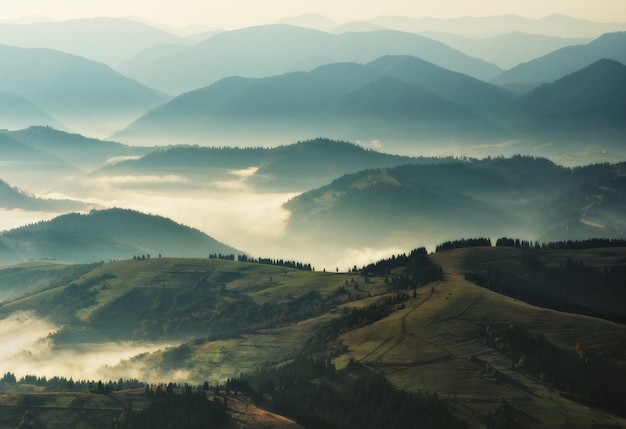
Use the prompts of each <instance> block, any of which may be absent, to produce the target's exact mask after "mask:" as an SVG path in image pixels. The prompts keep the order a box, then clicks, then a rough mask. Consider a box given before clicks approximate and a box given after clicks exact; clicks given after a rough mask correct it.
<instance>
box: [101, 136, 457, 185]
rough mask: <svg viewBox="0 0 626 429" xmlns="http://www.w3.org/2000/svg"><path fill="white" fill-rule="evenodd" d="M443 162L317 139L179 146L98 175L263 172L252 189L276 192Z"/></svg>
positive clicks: (252, 178)
mask: <svg viewBox="0 0 626 429" xmlns="http://www.w3.org/2000/svg"><path fill="white" fill-rule="evenodd" d="M446 161H449V159H448V160H446V159H441V158H426V157H410V156H401V155H391V154H387V153H382V152H378V151H375V150H370V149H365V148H364V147H362V146H359V145H357V144H353V143H349V142H345V141H340V140H331V139H327V138H315V139H311V140H305V141H299V142H297V143H294V144H289V145H284V146H278V147H275V148H266V147H202V146H177V147H170V148H165V149H159V150H156V151H154V152H151V153H149V154H147V155H145V156H143V157H141V158H139V159H136V160H127V161H122V162H119V163H117V164H114V165H110V166H107V167H105V168H103V169H101V170H100V171H98V174H106V175H110V174H120V173H122V172H123V173H124V174H138V175H141V174H147V173H151V174H166V173H167V174H178V175H188V176H207V175H210V174H212V173H216V174H224V170H241V169H248V168H257V170H256V172H255V173H254V174H253V175H252V176H250V177H249V183H251V184H254V185H256V186H263V187H266V188H267V187H271V188H283V189H285V188H292V189H293V188H296V189H298V190H300V189H303V188H305V189H306V188H307V187H308V188H311V187H316V186H321V185H323V184H326V183H328V181H329V180H331V179H333V178H336V177H339V176H341V175H344V174H348V173H355V172H357V171H361V170H365V169H369V168H385V167H393V166H397V165H402V164H413V163H419V164H425V163H443V162H446Z"/></svg>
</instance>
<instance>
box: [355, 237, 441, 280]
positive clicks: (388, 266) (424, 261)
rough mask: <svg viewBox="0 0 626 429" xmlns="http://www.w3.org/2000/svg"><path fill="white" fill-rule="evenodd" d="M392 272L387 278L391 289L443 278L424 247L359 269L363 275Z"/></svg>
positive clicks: (385, 274)
mask: <svg viewBox="0 0 626 429" xmlns="http://www.w3.org/2000/svg"><path fill="white" fill-rule="evenodd" d="M392 273H393V274H394V276H393V278H392V280H391V281H390V280H387V284H388V285H390V286H391V289H392V290H407V289H410V288H416V287H419V286H423V285H425V284H427V283H430V282H433V281H438V280H441V279H442V278H443V270H442V269H441V267H440V266H439V265H437V264H434V263H432V262H431V261H430V259H429V258H428V252H427V251H426V249H425V248H424V247H420V248H417V249H414V250H412V251H411V252H410V253H409V254H408V255H407V254H406V253H404V254H401V255H394V256H392V257H391V258H388V259H381V260H379V261H377V262H374V263H371V264H369V265H366V266H365V267H363V268H362V269H361V275H363V276H372V275H374V276H388V275H390V274H392Z"/></svg>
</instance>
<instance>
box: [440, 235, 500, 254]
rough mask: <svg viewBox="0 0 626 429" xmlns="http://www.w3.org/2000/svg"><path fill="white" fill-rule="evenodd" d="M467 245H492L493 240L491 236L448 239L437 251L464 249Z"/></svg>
mask: <svg viewBox="0 0 626 429" xmlns="http://www.w3.org/2000/svg"><path fill="white" fill-rule="evenodd" d="M465 247H491V240H490V239H489V238H462V239H460V240H454V241H446V242H444V243H441V244H440V245H438V246H437V248H436V249H435V252H443V251H446V250H453V249H462V248H465Z"/></svg>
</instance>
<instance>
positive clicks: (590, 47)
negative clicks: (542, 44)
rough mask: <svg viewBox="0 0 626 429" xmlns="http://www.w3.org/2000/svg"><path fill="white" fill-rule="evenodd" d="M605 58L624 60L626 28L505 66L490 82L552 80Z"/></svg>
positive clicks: (540, 81) (512, 82) (516, 82)
mask: <svg viewBox="0 0 626 429" xmlns="http://www.w3.org/2000/svg"><path fill="white" fill-rule="evenodd" d="M605 58H606V59H612V60H616V61H619V62H621V63H626V32H617V33H607V34H603V35H602V36H600V37H598V38H597V39H595V40H593V41H591V42H589V43H587V44H583V45H575V46H568V47H565V48H561V49H558V50H556V51H554V52H551V53H549V54H547V55H544V56H542V57H540V58H536V59H534V60H532V61H529V62H527V63H524V64H520V65H518V66H516V67H513V68H512V69H511V70H507V71H505V72H503V73H502V74H501V75H499V76H498V77H496V78H495V79H493V80H492V82H493V83H496V84H498V85H512V84H519V83H535V84H540V83H545V82H554V81H555V80H557V79H560V78H562V77H564V76H566V75H568V74H571V73H574V72H576V71H578V70H580V69H582V68H584V67H587V66H589V65H591V64H593V63H595V62H596V61H598V60H601V59H605Z"/></svg>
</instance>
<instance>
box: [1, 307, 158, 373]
mask: <svg viewBox="0 0 626 429" xmlns="http://www.w3.org/2000/svg"><path fill="white" fill-rule="evenodd" d="M57 329H58V327H57V326H54V325H52V324H51V323H49V322H47V321H45V320H43V319H41V318H38V317H37V316H36V315H34V314H32V313H27V312H18V313H13V314H11V315H10V316H9V317H7V318H5V319H3V320H0V344H2V348H0V362H2V363H1V364H0V365H1V369H0V371H2V372H3V373H5V372H12V373H14V374H15V376H16V377H17V379H18V380H19V379H20V378H21V377H23V376H25V375H36V376H38V377H43V376H46V377H48V378H50V377H54V376H59V377H66V378H73V379H74V380H96V381H97V380H116V379H119V378H120V377H122V378H124V379H126V378H137V379H139V380H145V379H147V377H148V376H150V375H151V374H148V373H146V371H145V369H144V367H143V366H142V365H140V364H136V365H129V362H128V359H130V358H132V357H134V356H136V355H139V354H141V353H148V352H153V351H156V350H159V349H165V348H166V347H169V346H170V345H169V344H146V343H134V342H120V343H102V344H80V345H71V346H68V345H64V346H62V347H52V346H51V342H50V341H49V340H48V337H49V335H50V334H53V333H54V332H56V331H57Z"/></svg>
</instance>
